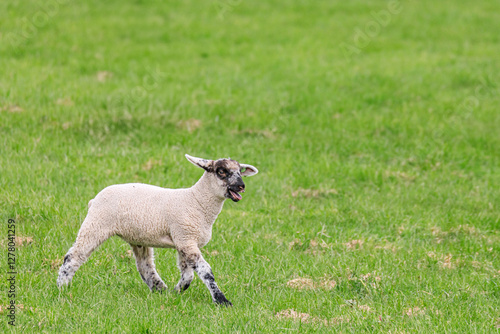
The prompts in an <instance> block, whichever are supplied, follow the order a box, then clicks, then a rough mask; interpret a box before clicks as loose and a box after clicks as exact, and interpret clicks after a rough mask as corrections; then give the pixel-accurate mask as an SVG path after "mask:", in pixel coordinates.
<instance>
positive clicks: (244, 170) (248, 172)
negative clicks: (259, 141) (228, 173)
mask: <svg viewBox="0 0 500 334" xmlns="http://www.w3.org/2000/svg"><path fill="white" fill-rule="evenodd" d="M240 167H241V176H252V175H255V174H257V173H258V172H259V170H258V169H257V168H255V167H254V166H252V165H246V164H240Z"/></svg>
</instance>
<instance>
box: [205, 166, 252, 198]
mask: <svg viewBox="0 0 500 334" xmlns="http://www.w3.org/2000/svg"><path fill="white" fill-rule="evenodd" d="M211 173H214V174H215V177H216V178H217V184H218V185H219V186H220V187H221V188H222V189H223V191H224V197H226V198H229V199H231V200H232V201H233V202H238V201H239V200H240V199H241V194H240V193H244V192H245V183H244V182H243V179H242V178H241V166H240V164H239V163H238V162H237V161H234V160H231V159H219V160H216V161H214V163H213V168H212V170H211Z"/></svg>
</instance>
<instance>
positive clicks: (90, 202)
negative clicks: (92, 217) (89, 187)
mask: <svg viewBox="0 0 500 334" xmlns="http://www.w3.org/2000/svg"><path fill="white" fill-rule="evenodd" d="M92 201H93V199H91V200H90V201H89V209H90V207H91V206H92Z"/></svg>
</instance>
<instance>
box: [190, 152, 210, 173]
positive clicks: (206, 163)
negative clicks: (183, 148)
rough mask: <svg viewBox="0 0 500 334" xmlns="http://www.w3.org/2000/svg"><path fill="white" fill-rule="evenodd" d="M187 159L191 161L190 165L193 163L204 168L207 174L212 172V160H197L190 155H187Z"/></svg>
mask: <svg viewBox="0 0 500 334" xmlns="http://www.w3.org/2000/svg"><path fill="white" fill-rule="evenodd" d="M185 156H186V159H188V160H189V162H190V163H192V164H193V165H195V166H198V167H200V168H203V169H204V170H206V171H207V172H210V171H211V170H212V164H213V161H212V160H206V159H201V158H195V157H192V156H190V155H189V154H186V155H185Z"/></svg>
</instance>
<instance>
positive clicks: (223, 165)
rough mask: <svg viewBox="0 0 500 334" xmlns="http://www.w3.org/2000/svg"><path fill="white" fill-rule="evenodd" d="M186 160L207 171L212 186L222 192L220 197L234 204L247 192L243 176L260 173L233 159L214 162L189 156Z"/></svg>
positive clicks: (252, 167)
mask: <svg viewBox="0 0 500 334" xmlns="http://www.w3.org/2000/svg"><path fill="white" fill-rule="evenodd" d="M186 158H187V159H188V160H189V161H190V162H191V163H193V164H194V165H196V166H198V167H201V168H203V169H204V170H205V171H207V173H208V174H209V177H210V179H211V180H212V184H213V185H214V184H215V188H216V189H217V190H218V191H220V192H219V194H220V196H221V197H225V198H229V199H231V200H232V201H233V202H238V201H239V200H241V193H243V192H245V183H244V182H243V179H242V176H252V175H255V174H257V173H258V172H259V171H258V170H257V168H255V167H254V166H251V165H246V164H240V163H238V161H235V160H231V159H219V160H215V161H214V160H206V159H200V158H195V157H192V156H189V155H187V154H186Z"/></svg>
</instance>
